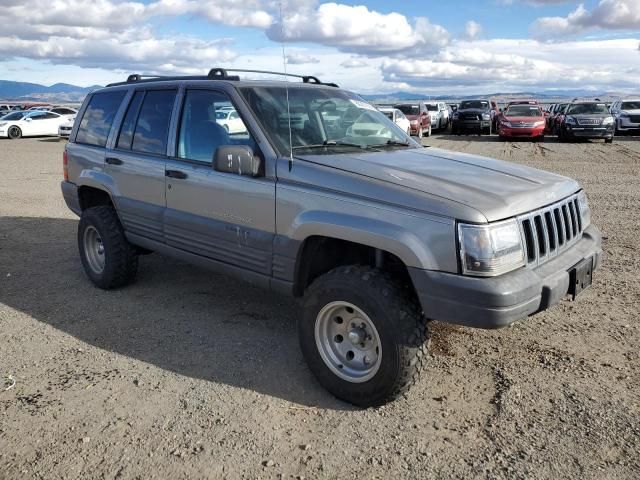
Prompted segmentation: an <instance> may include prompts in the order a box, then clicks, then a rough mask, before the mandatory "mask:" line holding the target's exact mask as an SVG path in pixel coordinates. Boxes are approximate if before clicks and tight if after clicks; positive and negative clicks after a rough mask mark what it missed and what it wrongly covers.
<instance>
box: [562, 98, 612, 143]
mask: <svg viewBox="0 0 640 480" xmlns="http://www.w3.org/2000/svg"><path fill="white" fill-rule="evenodd" d="M556 124H557V125H558V127H559V130H558V140H559V141H560V142H566V141H567V140H571V139H575V138H604V141H605V143H612V142H613V135H614V130H615V119H614V118H613V115H611V112H610V111H609V109H608V108H607V105H606V104H605V103H604V102H598V101H586V102H573V103H571V104H570V105H568V106H567V108H566V109H565V111H564V113H563V114H562V115H561V118H560V119H558V120H556Z"/></svg>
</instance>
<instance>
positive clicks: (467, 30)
mask: <svg viewBox="0 0 640 480" xmlns="http://www.w3.org/2000/svg"><path fill="white" fill-rule="evenodd" d="M481 34H482V25H480V24H479V23H478V22H476V21H474V20H469V21H468V22H467V23H465V25H464V36H465V37H466V38H467V39H469V40H473V39H475V38H477V37H478V36H480V35H481Z"/></svg>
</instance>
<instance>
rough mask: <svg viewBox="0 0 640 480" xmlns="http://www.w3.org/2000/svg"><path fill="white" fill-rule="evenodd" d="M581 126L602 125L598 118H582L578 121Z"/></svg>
mask: <svg viewBox="0 0 640 480" xmlns="http://www.w3.org/2000/svg"><path fill="white" fill-rule="evenodd" d="M578 124H579V125H600V119H598V118H582V119H578Z"/></svg>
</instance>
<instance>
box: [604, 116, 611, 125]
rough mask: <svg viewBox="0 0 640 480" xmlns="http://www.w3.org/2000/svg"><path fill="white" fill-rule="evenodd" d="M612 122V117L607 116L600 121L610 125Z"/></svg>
mask: <svg viewBox="0 0 640 480" xmlns="http://www.w3.org/2000/svg"><path fill="white" fill-rule="evenodd" d="M611 124H613V117H607V118H605V119H604V120H603V121H602V125H611Z"/></svg>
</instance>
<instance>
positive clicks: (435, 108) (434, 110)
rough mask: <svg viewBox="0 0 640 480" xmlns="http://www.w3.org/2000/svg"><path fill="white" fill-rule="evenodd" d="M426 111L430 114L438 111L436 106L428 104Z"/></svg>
mask: <svg viewBox="0 0 640 480" xmlns="http://www.w3.org/2000/svg"><path fill="white" fill-rule="evenodd" d="M427 110H429V111H430V112H437V111H438V105H429V104H427Z"/></svg>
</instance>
